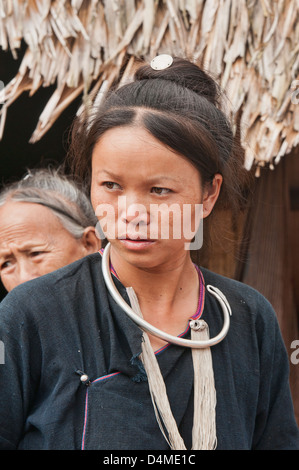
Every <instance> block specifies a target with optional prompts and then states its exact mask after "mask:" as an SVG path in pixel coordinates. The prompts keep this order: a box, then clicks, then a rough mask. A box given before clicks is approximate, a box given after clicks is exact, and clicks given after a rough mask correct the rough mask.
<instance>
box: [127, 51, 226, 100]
mask: <svg viewBox="0 0 299 470" xmlns="http://www.w3.org/2000/svg"><path fill="white" fill-rule="evenodd" d="M151 79H161V80H168V81H171V82H174V83H176V84H177V85H180V86H182V87H185V88H188V89H189V90H191V91H193V92H195V93H197V94H198V95H200V96H203V97H205V98H206V99H208V100H209V101H210V102H211V103H213V104H217V103H218V98H219V89H218V87H217V84H216V83H215V81H214V80H213V78H212V77H210V76H209V75H208V74H207V73H206V72H205V71H204V70H202V69H200V68H199V67H198V66H197V65H196V64H194V63H192V62H189V61H188V60H186V59H181V58H178V57H174V59H173V63H172V64H171V65H170V66H169V67H167V68H164V69H162V70H155V69H153V68H152V67H151V66H150V65H143V66H141V67H140V68H139V69H138V70H137V71H136V73H135V80H151Z"/></svg>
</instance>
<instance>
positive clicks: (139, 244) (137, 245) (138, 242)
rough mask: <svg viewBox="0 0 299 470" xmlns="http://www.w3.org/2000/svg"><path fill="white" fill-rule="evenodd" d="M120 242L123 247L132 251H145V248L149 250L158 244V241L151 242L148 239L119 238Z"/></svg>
mask: <svg viewBox="0 0 299 470" xmlns="http://www.w3.org/2000/svg"><path fill="white" fill-rule="evenodd" d="M119 241H120V242H121V244H122V245H123V246H125V247H126V248H128V249H130V250H135V251H138V250H144V249H145V248H148V247H149V246H151V245H153V243H155V242H156V240H150V239H147V238H139V237H138V238H137V237H136V238H129V237H125V238H119Z"/></svg>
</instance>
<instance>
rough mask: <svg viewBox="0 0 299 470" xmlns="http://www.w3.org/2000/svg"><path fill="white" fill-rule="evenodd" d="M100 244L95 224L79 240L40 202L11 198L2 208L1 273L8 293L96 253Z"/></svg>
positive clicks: (0, 225) (0, 209) (0, 216)
mask: <svg viewBox="0 0 299 470" xmlns="http://www.w3.org/2000/svg"><path fill="white" fill-rule="evenodd" d="M97 243H98V240H97V238H96V236H95V233H94V229H93V227H88V228H87V229H86V231H85V233H84V236H83V237H82V238H81V239H79V240H77V239H76V238H74V237H73V235H71V234H70V233H69V232H68V231H67V230H66V229H65V228H64V227H63V225H62V224H61V222H60V220H59V219H58V218H57V217H56V216H55V214H54V213H53V212H52V211H51V210H50V209H48V208H47V207H44V206H42V205H40V204H31V203H27V202H13V201H8V202H6V204H5V205H4V206H2V207H0V276H1V281H2V283H3V285H4V287H5V289H6V290H7V291H8V292H9V291H11V290H12V289H13V288H14V287H16V286H18V285H19V284H22V283H23V282H25V281H29V280H30V279H34V278H37V277H39V276H42V275H44V274H47V273H49V272H51V271H55V270H56V269H58V268H61V267H63V266H65V265H67V264H70V263H72V262H73V261H76V260H77V259H80V258H82V257H83V256H85V255H87V254H89V253H92V252H95V251H96V249H97Z"/></svg>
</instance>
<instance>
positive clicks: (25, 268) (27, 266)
mask: <svg viewBox="0 0 299 470" xmlns="http://www.w3.org/2000/svg"><path fill="white" fill-rule="evenodd" d="M37 277H39V273H38V269H37V267H36V266H34V264H33V263H30V262H29V261H23V262H22V263H20V264H19V269H18V275H17V282H18V285H19V284H23V282H27V281H31V279H35V278H37Z"/></svg>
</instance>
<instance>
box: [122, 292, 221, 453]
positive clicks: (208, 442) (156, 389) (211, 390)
mask: <svg viewBox="0 0 299 470" xmlns="http://www.w3.org/2000/svg"><path fill="white" fill-rule="evenodd" d="M127 293H128V296H129V299H130V302H131V307H132V309H133V310H134V311H135V312H136V313H137V314H138V315H140V316H141V317H142V312H141V310H140V307H139V303H138V299H137V297H136V294H135V292H134V290H133V289H132V288H131V287H130V288H127ZM190 326H191V337H192V338H193V337H196V339H207V338H208V337H209V330H208V325H207V324H206V323H205V322H204V321H203V320H199V321H198V320H192V321H191V322H190ZM143 339H144V341H143V342H142V354H141V355H140V359H141V361H142V363H143V365H144V368H145V371H146V373H147V377H148V384H149V390H150V394H151V398H152V402H153V406H154V410H155V415H156V418H157V422H158V424H159V426H160V429H161V432H162V433H163V435H164V437H165V439H166V441H167V442H168V445H169V447H170V448H171V449H172V450H186V447H185V444H184V441H183V439H182V437H181V435H180V433H179V430H178V427H177V423H176V421H175V419H174V417H173V414H172V412H171V408H170V404H169V400H168V397H167V391H166V387H165V383H164V380H163V377H162V374H161V371H160V367H159V364H158V362H157V359H156V356H155V354H154V351H153V348H152V346H151V343H150V340H149V337H148V335H147V333H146V332H144V333H143ZM192 359H193V367H194V418H193V430H192V442H193V445H192V449H193V450H212V449H215V447H216V442H217V439H216V418H215V409H216V391H215V385H214V373H213V364H212V355H211V350H210V348H205V349H192ZM165 430H166V431H167V434H166V432H165Z"/></svg>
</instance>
